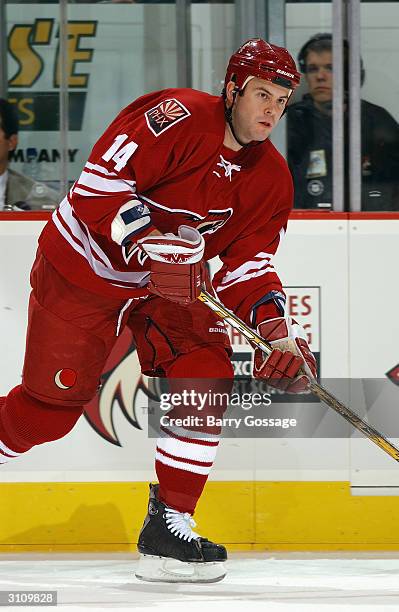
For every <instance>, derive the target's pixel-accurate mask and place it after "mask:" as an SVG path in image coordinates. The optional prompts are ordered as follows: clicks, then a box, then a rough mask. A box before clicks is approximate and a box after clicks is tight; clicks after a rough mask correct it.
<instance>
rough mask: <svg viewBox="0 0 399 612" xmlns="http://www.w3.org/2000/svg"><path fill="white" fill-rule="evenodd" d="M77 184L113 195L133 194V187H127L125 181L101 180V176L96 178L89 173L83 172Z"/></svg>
mask: <svg viewBox="0 0 399 612" xmlns="http://www.w3.org/2000/svg"><path fill="white" fill-rule="evenodd" d="M77 182H78V184H79V185H85V186H86V187H90V188H91V189H98V190H99V191H108V192H113V193H117V192H121V191H122V192H123V191H130V192H132V191H133V192H134V189H133V185H128V183H127V182H126V181H123V180H121V179H114V178H112V179H109V178H102V177H101V176H97V175H96V174H92V173H91V172H85V171H84V170H83V172H82V174H81V175H80V177H79V179H78V181H77Z"/></svg>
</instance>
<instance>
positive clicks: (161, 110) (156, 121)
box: [145, 98, 191, 136]
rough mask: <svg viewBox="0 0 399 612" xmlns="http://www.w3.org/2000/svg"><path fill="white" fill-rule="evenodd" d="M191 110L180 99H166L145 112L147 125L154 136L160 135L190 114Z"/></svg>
mask: <svg viewBox="0 0 399 612" xmlns="http://www.w3.org/2000/svg"><path fill="white" fill-rule="evenodd" d="M190 114H191V113H190V111H188V110H187V108H186V107H185V106H184V105H183V104H182V103H181V102H179V101H178V100H176V99H175V98H171V99H170V100H164V101H163V102H161V103H160V104H158V106H154V108H151V109H150V110H148V111H147V112H146V113H145V118H146V121H147V125H148V127H149V128H150V130H151V132H152V133H153V134H154V136H159V134H161V133H162V132H164V131H165V130H168V129H169V128H170V127H172V126H173V125H175V124H176V123H179V121H183V119H185V118H186V117H189V116H190Z"/></svg>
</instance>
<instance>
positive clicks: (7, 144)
mask: <svg viewBox="0 0 399 612" xmlns="http://www.w3.org/2000/svg"><path fill="white" fill-rule="evenodd" d="M16 146H17V136H16V135H15V134H13V135H11V136H10V137H9V138H7V136H6V135H5V133H4V130H3V129H2V128H1V127H0V172H1V173H3V172H4V171H5V170H6V168H7V166H8V154H9V152H10V151H13V150H14V149H15V147H16Z"/></svg>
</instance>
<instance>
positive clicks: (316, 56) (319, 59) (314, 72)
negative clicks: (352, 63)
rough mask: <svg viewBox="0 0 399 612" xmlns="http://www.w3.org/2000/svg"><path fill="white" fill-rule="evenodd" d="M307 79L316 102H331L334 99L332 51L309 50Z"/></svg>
mask: <svg viewBox="0 0 399 612" xmlns="http://www.w3.org/2000/svg"><path fill="white" fill-rule="evenodd" d="M306 80H307V83H308V88H309V93H310V95H311V96H312V98H313V100H314V101H315V102H329V101H330V100H331V99H332V87H333V72H332V53H331V51H322V52H321V53H315V51H309V53H308V54H307V56H306Z"/></svg>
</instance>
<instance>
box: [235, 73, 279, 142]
mask: <svg viewBox="0 0 399 612" xmlns="http://www.w3.org/2000/svg"><path fill="white" fill-rule="evenodd" d="M289 93H290V90H289V89H286V88H285V87H281V86H280V85H276V84H275V83H271V81H265V80H264V79H257V78H255V79H251V80H250V81H249V83H248V84H247V85H246V87H245V89H244V95H242V96H237V97H236V101H235V103H234V106H233V125H234V130H235V131H236V133H237V136H238V137H239V139H240V140H241V142H245V143H246V142H251V141H253V140H255V141H259V142H262V141H263V140H265V139H266V138H267V137H268V136H269V135H270V133H271V131H272V130H273V128H274V127H275V126H276V124H277V122H278V120H279V119H280V117H281V115H282V114H283V111H284V109H285V107H286V104H287V102H288V98H289Z"/></svg>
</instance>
